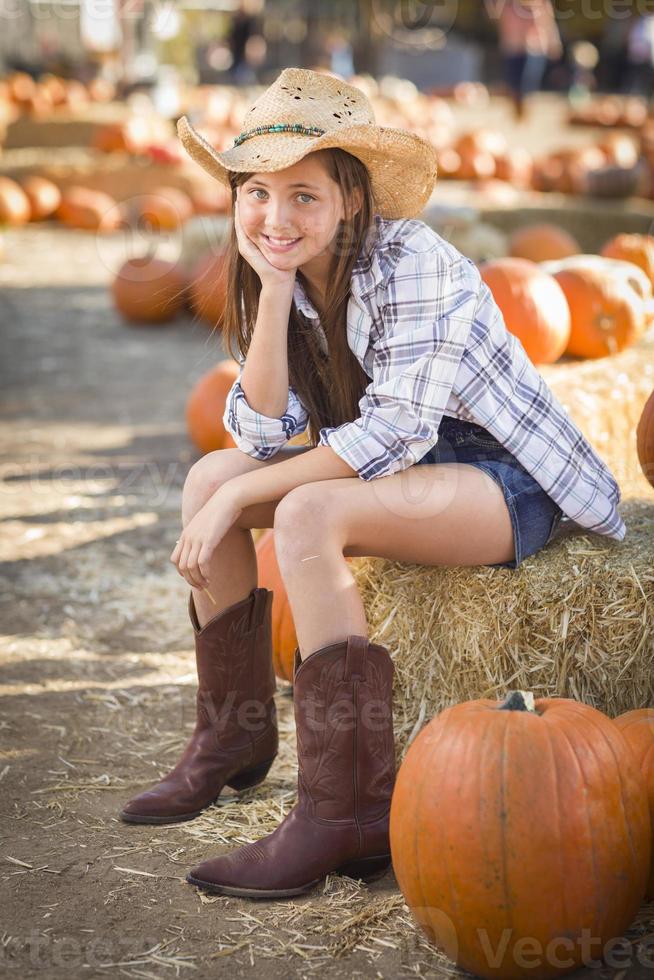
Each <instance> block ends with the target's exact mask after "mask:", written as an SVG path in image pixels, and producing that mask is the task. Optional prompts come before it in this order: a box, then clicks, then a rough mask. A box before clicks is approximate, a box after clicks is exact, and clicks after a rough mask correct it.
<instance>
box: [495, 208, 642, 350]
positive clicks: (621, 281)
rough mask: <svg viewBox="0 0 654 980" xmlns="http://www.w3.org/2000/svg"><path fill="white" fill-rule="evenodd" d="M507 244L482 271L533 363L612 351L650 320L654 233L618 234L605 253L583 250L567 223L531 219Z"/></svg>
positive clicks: (639, 332)
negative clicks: (500, 255)
mask: <svg viewBox="0 0 654 980" xmlns="http://www.w3.org/2000/svg"><path fill="white" fill-rule="evenodd" d="M509 247H510V251H511V253H512V254H511V255H510V256H508V257H505V258H500V259H495V260H493V261H489V262H485V263H482V265H481V266H480V272H481V276H482V278H483V280H484V282H485V283H486V284H487V286H488V287H489V289H490V291H491V293H492V294H493V297H494V299H495V301H496V303H497V305H498V306H499V308H500V310H501V311H502V315H503V317H504V321H505V323H506V327H507V329H508V330H509V332H510V333H512V334H514V335H515V336H516V337H518V339H519V340H520V341H521V343H522V345H523V347H524V349H525V351H526V353H527V355H528V356H529V357H530V359H531V360H532V362H533V363H534V364H552V363H554V362H555V361H556V360H558V359H559V358H560V357H561V356H562V355H563V354H566V355H570V356H573V357H580V358H589V359H594V358H600V357H607V356H609V355H612V354H616V353H618V352H620V351H621V350H624V349H625V348H626V347H628V346H630V345H631V344H633V343H635V342H636V341H637V340H638V339H639V338H640V337H641V336H642V335H643V333H644V331H645V330H646V329H647V328H648V327H649V326H650V325H651V323H652V319H653V313H654V298H653V297H654V237H652V236H648V235H623V234H621V235H616V236H615V237H614V238H612V239H611V240H610V241H608V242H606V243H605V245H604V247H603V248H602V254H601V255H585V254H582V253H579V252H578V251H576V249H577V250H578V245H577V243H576V242H575V241H574V239H572V238H571V237H570V236H569V235H567V234H566V233H565V232H563V231H562V230H561V229H557V228H556V227H554V226H549V225H533V226H529V227H527V228H524V229H520V230H518V231H516V232H514V233H513V234H512V235H511V237H510V239H509ZM546 256H549V258H548V259H546V258H545V257H546Z"/></svg>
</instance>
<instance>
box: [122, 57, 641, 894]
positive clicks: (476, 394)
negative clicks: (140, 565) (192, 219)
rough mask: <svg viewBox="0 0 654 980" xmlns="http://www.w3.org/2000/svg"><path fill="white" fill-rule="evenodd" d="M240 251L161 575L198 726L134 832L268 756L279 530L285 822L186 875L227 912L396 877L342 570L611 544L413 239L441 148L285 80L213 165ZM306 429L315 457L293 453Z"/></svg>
mask: <svg viewBox="0 0 654 980" xmlns="http://www.w3.org/2000/svg"><path fill="white" fill-rule="evenodd" d="M178 129H179V133H180V137H181V140H182V143H183V145H184V147H185V148H186V150H187V151H188V152H189V153H190V155H191V156H192V157H193V159H195V160H196V161H197V162H199V163H200V164H201V165H202V166H203V167H204V168H205V169H206V170H207V171H208V172H209V173H211V174H212V175H213V176H215V177H217V178H218V179H220V180H222V181H224V182H228V183H229V185H230V187H231V189H232V198H233V204H234V231H233V237H232V243H231V260H230V261H231V264H230V276H229V281H230V284H231V287H232V288H231V290H230V292H229V298H228V306H227V313H226V318H225V325H224V332H225V334H226V337H227V340H228V343H229V346H230V347H234V346H235V347H236V348H237V353H238V356H239V359H240V361H241V372H240V376H239V378H238V380H237V381H235V383H234V385H233V387H232V389H231V391H230V394H229V396H228V400H227V405H226V409H225V415H224V422H225V424H226V426H227V427H228V429H229V430H230V431H231V432H232V434H233V436H234V439H235V440H236V442H237V445H238V448H237V449H227V450H221V451H219V452H213V453H208V454H207V455H205V456H203V458H202V459H200V460H199V461H198V462H197V463H195V464H194V466H193V467H192V468H191V470H190V472H189V475H188V478H187V480H186V483H185V487H184V493H183V505H182V524H183V530H182V534H181V537H180V539H179V541H178V542H177V546H176V547H175V550H174V551H173V553H172V555H171V560H172V561H173V562H174V564H175V565H176V566H177V569H178V571H179V572H180V574H181V575H183V577H184V578H185V579H186V581H187V582H188V584H189V586H190V587H191V593H190V595H189V614H190V617H191V622H192V624H193V628H194V631H195V640H196V651H197V664H198V677H199V690H198V712H197V724H196V728H195V731H194V733H193V736H192V738H191V740H190V742H189V743H188V746H187V748H186V750H185V752H184V755H183V756H182V758H181V759H180V761H179V763H178V764H177V766H176V767H175V769H174V770H173V771H172V772H171V773H170V774H169V775H168V776H166V777H165V779H163V780H162V781H161V782H160V783H159V784H157V786H155V787H154V788H153V789H152V790H150V791H149V792H147V793H144V794H141V795H140V796H138V797H137V798H136V799H134V800H132V801H130V803H128V804H127V805H126V807H125V809H124V810H123V812H122V817H123V819H125V820H129V821H138V822H146V823H167V822H171V821H174V820H186V819H191V818H192V817H194V816H196V815H197V814H198V813H200V812H201V810H202V809H203V808H204V807H206V806H208V805H209V804H210V803H211V802H212V801H213V800H215V799H216V797H217V796H218V794H219V793H220V791H221V790H222V788H223V786H224V785H230V786H232V787H234V788H236V789H242V788H245V787H248V786H254V785H256V784H257V783H259V782H260V781H261V780H263V779H264V778H265V775H266V773H267V772H268V769H269V768H270V766H271V764H272V762H273V760H274V758H275V754H276V752H277V727H276V720H275V706H274V701H273V695H274V692H275V679H274V674H273V670H272V651H271V623H270V616H271V600H272V593H271V592H269V591H268V590H266V589H263V588H258V587H257V565H256V556H255V550H254V547H253V543H252V536H251V533H250V530H251V529H252V528H262V527H274V529H275V550H276V554H277V559H278V562H279V566H280V570H281V574H282V576H283V579H284V584H285V586H286V590H287V593H288V597H289V601H290V604H291V608H292V611H293V618H294V621H295V627H296V630H297V637H298V647H297V649H296V651H295V662H294V710H295V719H296V729H297V748H298V801H297V803H296V805H295V806H294V807H293V809H292V810H291V812H290V813H289V814H288V816H287V817H286V818H285V819H284V820H283V821H282V822H281V824H280V825H279V827H278V828H277V829H276V830H275V831H274V833H272V834H270V835H268V836H267V837H265V838H263V839H261V840H259V841H257V842H255V843H252V844H248V845H246V846H245V847H241V848H238V849H236V850H234V851H232V852H231V853H228V854H226V855H222V856H220V857H217V858H214V859H212V860H209V861H207V862H205V863H204V864H202V865H200V866H199V867H198V868H194V869H193V871H191V873H190V874H189V876H188V880H189V881H190V882H192V883H194V884H196V885H198V886H200V887H202V888H205V889H209V890H211V891H214V892H217V893H220V894H228V895H245V896H252V897H278V896H290V895H296V894H299V893H300V892H303V891H306V890H307V889H309V888H311V887H313V886H314V885H315V884H316V883H317V882H319V881H321V880H322V879H323V878H324V877H325V875H327V874H328V873H330V872H338V873H346V874H349V875H352V876H356V877H361V878H363V879H364V880H369V879H370V878H371V877H373V876H375V875H377V874H379V873H383V871H384V870H385V869H386V868H387V867H388V866H389V864H390V853H389V843H388V815H389V808H390V800H391V794H392V791H393V785H394V779H395V757H394V743H393V725H392V680H393V664H392V661H391V658H390V656H389V654H388V651H387V650H386V649H385V648H384V647H383V646H381V645H379V644H375V643H370V642H369V640H368V638H367V624H366V618H365V615H364V609H363V605H362V602H361V598H360V596H359V593H358V591H357V589H356V586H355V582H354V579H353V577H352V575H351V573H350V570H349V567H348V564H347V562H346V561H345V559H346V557H353V556H363V555H375V556H380V557H384V558H389V559H393V560H396V561H405V562H413V563H416V562H417V563H424V564H428V565H492V566H499V567H505V568H510V569H516V568H518V567H519V565H520V564H521V562H522V561H523V560H524V558H525V557H527V556H528V555H532V554H534V553H535V552H536V551H538V550H539V549H540V548H542V547H544V545H546V544H547V542H548V541H549V539H550V538H551V537H552V535H553V533H554V531H555V529H556V528H557V526H558V523H559V521H560V520H561V519H562V517H563V515H564V514H565V515H566V516H567V517H568V518H570V519H571V520H572V521H573V522H576V523H577V524H579V525H580V526H582V527H584V528H587V529H593V530H595V531H598V532H599V533H602V534H606V535H608V536H610V537H613V538H616V539H618V540H621V539H622V538H623V537H624V534H625V527H624V524H623V522H622V520H621V518H620V516H619V514H618V511H617V509H616V508H617V504H618V501H619V490H618V487H617V484H616V482H615V480H614V479H613V477H612V475H611V473H610V472H609V471H608V470H607V468H606V466H605V465H604V463H603V462H602V461H601V459H600V458H599V457H598V456H597V455H596V453H595V452H594V450H593V448H592V447H591V446H590V445H589V444H588V442H587V441H586V440H585V439H584V438H583V436H582V435H581V433H580V432H579V430H578V429H577V428H576V426H575V425H574V424H573V423H572V421H571V420H570V419H569V418H568V416H567V415H566V414H565V412H564V410H563V408H562V406H561V405H560V404H559V403H558V402H557V401H556V399H555V398H554V396H553V394H552V392H551V391H550V390H549V388H548V387H547V385H546V384H545V382H544V380H543V378H542V377H541V376H540V374H539V373H538V372H537V371H536V370H535V368H534V367H533V366H532V364H531V362H530V361H529V360H528V358H527V356H526V354H525V352H524V349H523V347H522V345H521V344H520V342H519V341H518V340H516V339H515V338H514V337H513V336H512V335H511V334H509V333H508V332H507V330H506V327H505V325H504V322H503V320H502V316H501V314H500V312H499V309H498V307H497V306H496V305H495V303H494V302H493V299H492V297H491V294H490V292H489V290H488V289H487V287H486V286H485V284H484V283H483V281H482V280H481V277H480V275H479V272H478V271H477V269H476V267H475V266H474V264H473V263H472V262H471V261H470V260H469V259H467V258H466V257H465V256H463V255H461V253H459V252H458V251H457V250H456V249H455V248H453V247H452V246H451V245H449V244H448V243H447V242H446V241H444V240H443V239H442V238H441V237H440V236H439V235H437V234H436V233H435V232H433V231H432V230H431V229H430V228H428V227H427V226H426V225H425V224H424V223H423V222H421V221H419V220H415V219H413V217H412V216H413V215H416V214H418V213H419V212H420V211H421V209H422V208H423V207H424V205H425V204H426V202H427V200H428V199H429V196H430V194H431V191H432V188H433V185H434V181H435V178H436V162H435V154H434V151H433V149H432V147H431V146H430V145H429V144H428V143H427V142H425V141H424V140H422V139H421V138H419V137H417V136H414V135H412V134H410V133H408V132H404V131H402V130H397V129H391V128H383V127H378V126H376V125H375V123H374V118H373V114H372V109H371V106H370V103H369V102H368V100H367V99H366V97H365V96H364V95H363V94H362V93H361V92H360V91H359V90H358V89H356V88H354V87H352V86H350V85H347V84H345V83H344V82H342V81H340V80H339V79H337V78H335V77H333V76H329V75H324V74H321V73H316V72H312V71H305V70H301V69H296V68H292V69H286V70H285V71H283V72H282V73H281V75H280V76H279V77H278V79H277V80H276V81H275V82H274V83H273V84H272V85H271V86H270V88H269V89H268V90H267V91H265V92H264V93H263V94H262V95H261V97H260V98H259V99H258V101H257V102H256V103H255V105H254V106H253V107H252V109H250V110H249V112H248V114H247V116H246V122H245V125H244V129H243V132H242V133H241V134H240V135H239V136H238V137H237V139H236V140H235V146H234V147H233V148H231V149H229V150H226V151H224V152H222V153H220V152H218V151H216V150H214V149H213V148H212V147H211V146H210V145H209V144H208V143H207V142H206V141H205V140H204V139H203V138H202V136H200V135H199V134H198V133H196V132H195V131H194V130H193V129H192V127H191V126H190V125H189V124H188V121H187V120H186V118H185V117H182V119H180V121H179V124H178ZM305 429H308V431H309V434H310V445H308V446H295V447H288V446H285V444H286V442H287V441H288V440H289V439H290V438H291V437H292V436H294V435H295V434H297V433H300V432H303V431H305Z"/></svg>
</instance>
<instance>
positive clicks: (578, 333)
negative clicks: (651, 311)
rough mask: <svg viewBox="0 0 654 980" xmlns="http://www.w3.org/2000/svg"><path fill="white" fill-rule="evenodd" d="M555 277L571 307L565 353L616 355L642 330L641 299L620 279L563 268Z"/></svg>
mask: <svg viewBox="0 0 654 980" xmlns="http://www.w3.org/2000/svg"><path fill="white" fill-rule="evenodd" d="M554 278H555V279H556V281H557V282H558V284H559V286H560V287H561V289H562V290H563V292H564V294H565V298H566V299H567V301H568V306H569V307H570V340H569V342H568V346H567V348H566V353H567V354H572V355H573V356H575V357H587V358H598V357H607V356H608V355H609V354H617V353H618V352H619V351H621V350H624V348H625V347H628V346H629V345H630V344H632V343H633V342H634V341H635V340H636V339H637V337H638V336H639V335H640V333H641V332H642V328H643V320H644V316H645V310H644V305H643V301H642V299H641V298H640V297H639V296H638V295H637V294H636V292H635V291H634V290H633V289H632V288H631V287H630V286H629V284H628V283H627V282H626V281H625V280H624V279H622V278H619V277H615V278H613V277H611V276H608V275H603V274H602V273H600V272H598V271H597V270H594V269H590V268H585V269H582V268H580V267H579V268H565V269H561V270H560V271H559V272H557V273H555V275H554Z"/></svg>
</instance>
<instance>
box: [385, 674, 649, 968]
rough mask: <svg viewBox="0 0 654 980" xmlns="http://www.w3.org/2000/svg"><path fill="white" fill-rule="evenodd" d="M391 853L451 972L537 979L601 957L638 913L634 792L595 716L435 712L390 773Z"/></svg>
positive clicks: (640, 801)
mask: <svg viewBox="0 0 654 980" xmlns="http://www.w3.org/2000/svg"><path fill="white" fill-rule="evenodd" d="M532 702H533V703H532ZM390 843H391V854H392V859H393V868H394V871H395V875H396V878H397V881H398V883H399V885H400V888H401V889H402V892H403V894H404V898H405V900H406V902H407V904H408V905H409V907H410V908H411V910H412V912H413V914H414V916H415V918H416V919H417V921H418V922H419V923H420V925H421V927H422V928H423V929H424V931H425V933H426V934H427V936H428V937H429V938H430V939H431V940H432V941H433V942H434V943H435V944H436V945H437V946H439V947H440V948H441V949H443V950H444V951H445V953H446V954H447V955H448V956H449V957H450V959H452V960H454V961H455V962H456V964H457V965H458V966H460V967H463V968H464V969H465V970H468V971H470V972H471V973H474V974H476V975H477V976H480V977H489V978H490V977H493V978H494V977H498V978H502V980H522V978H523V977H538V980H547V978H549V977H554V976H558V975H560V974H563V973H568V972H570V971H571V970H573V969H575V968H576V967H578V966H580V965H581V964H582V962H584V961H585V958H586V957H591V958H593V959H597V958H599V957H601V953H602V949H603V944H604V943H607V942H609V941H610V940H612V939H614V938H615V937H619V936H621V935H622V933H623V932H624V930H625V929H626V928H627V927H628V926H629V925H630V923H631V922H632V920H633V917H634V916H635V914H636V912H637V911H638V908H639V905H640V902H641V900H642V898H643V895H644V893H645V887H646V883H647V876H648V873H649V862H650V853H651V842H650V823H649V812H648V802H647V793H646V789H645V784H644V780H643V777H642V774H641V772H640V770H639V767H638V764H637V762H636V760H635V758H634V757H633V754H632V752H631V751H630V749H629V746H628V744H627V742H626V740H625V737H624V736H623V735H622V733H621V732H620V731H619V730H618V729H617V728H616V726H615V725H614V724H613V722H612V721H611V720H610V719H609V718H607V717H606V716H605V715H604V714H602V712H600V711H598V710H596V709H595V708H592V707H590V706H588V705H585V704H582V703H580V702H577V701H574V700H572V699H568V698H542V699H537V700H535V701H533V698H532V696H531V695H529V694H526V695H525V694H524V693H523V692H517V691H516V692H513V694H511V695H510V696H509V697H508V698H507V699H506V700H505V701H504V702H499V701H492V700H490V699H485V698H484V699H480V700H476V701H467V702H465V703H462V704H457V705H454V706H452V707H450V708H446V709H445V710H444V711H442V712H441V713H440V714H439V715H437V716H436V717H435V718H434V719H433V720H432V721H431V722H430V723H429V724H428V725H427V726H426V727H425V728H424V729H423V730H422V731H421V732H420V734H419V735H418V737H417V738H416V739H415V741H414V742H413V743H412V744H411V746H410V747H409V750H408V752H407V755H406V757H405V759H404V762H403V763H402V765H401V767H400V770H399V773H398V776H397V781H396V785H395V790H394V793H393V798H392V802H391V814H390ZM584 936H586V937H588V936H590V937H593V942H594V943H595V945H593V946H592V947H591V948H590V949H589V948H588V941H587V940H586V942H584V938H583V937H584ZM584 953H585V956H584ZM598 954H599V955H598Z"/></svg>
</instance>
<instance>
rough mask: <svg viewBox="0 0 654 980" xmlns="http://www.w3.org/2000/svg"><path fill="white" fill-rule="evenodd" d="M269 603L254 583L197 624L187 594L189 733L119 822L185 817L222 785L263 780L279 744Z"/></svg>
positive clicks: (246, 785)
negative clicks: (191, 687)
mask: <svg viewBox="0 0 654 980" xmlns="http://www.w3.org/2000/svg"><path fill="white" fill-rule="evenodd" d="M272 600H273V593H272V592H271V591H270V590H268V589H260V588H254V589H252V590H251V592H250V594H249V595H248V597H247V598H246V599H242V600H240V601H239V602H235V603H234V604H233V605H231V606H228V608H227V609H224V610H223V611H222V612H221V613H218V615H217V616H214V618H213V619H211V620H210V621H209V622H208V623H206V624H205V625H204V626H203V627H202V628H200V624H199V622H198V618H197V614H196V611H195V605H194V602H193V593H192V592H191V594H190V596H189V603H188V609H189V616H190V617H191V623H192V624H193V630H194V633H195V653H196V664H197V671H198V692H197V697H196V723H195V730H194V732H193V734H192V736H191V739H190V741H189V742H188V744H187V746H186V748H185V750H184V753H183V755H182V757H181V758H180V760H179V762H178V763H177V765H176V766H175V768H174V769H173V770H172V771H171V772H170V773H168V775H167V776H165V777H164V778H163V779H162V780H161V782H159V783H157V784H156V786H154V787H153V788H152V789H149V790H147V791H146V792H145V793H141V794H140V796H136V797H134V799H132V800H130V801H129V803H127V804H126V805H125V807H124V808H123V810H122V811H121V813H120V816H121V817H122V819H123V820H126V821H127V822H128V823H157V824H161V823H178V822H179V821H181V820H192V819H193V817H197V816H198V814H200V813H201V812H202V810H203V809H204V808H205V807H207V806H209V805H210V804H211V803H213V802H214V801H215V800H216V798H217V797H218V796H219V795H220V792H221V790H222V789H223V787H224V786H225V785H227V786H231V787H232V788H233V789H236V790H243V789H248V788H249V787H251V786H256V785H257V784H258V783H260V782H261V781H262V780H263V779H265V777H266V774H267V772H268V770H269V769H270V767H271V765H272V763H273V761H274V758H275V756H276V755H277V744H278V734H277V715H276V708H275V702H274V699H273V695H274V693H275V690H276V688H277V685H276V681H275V671H274V668H273V662H272Z"/></svg>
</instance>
